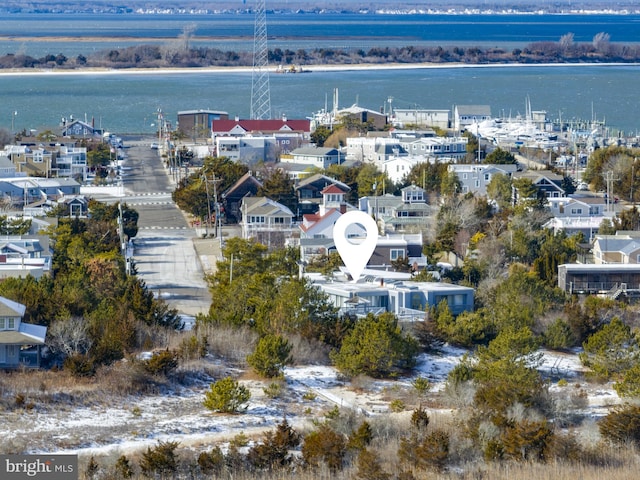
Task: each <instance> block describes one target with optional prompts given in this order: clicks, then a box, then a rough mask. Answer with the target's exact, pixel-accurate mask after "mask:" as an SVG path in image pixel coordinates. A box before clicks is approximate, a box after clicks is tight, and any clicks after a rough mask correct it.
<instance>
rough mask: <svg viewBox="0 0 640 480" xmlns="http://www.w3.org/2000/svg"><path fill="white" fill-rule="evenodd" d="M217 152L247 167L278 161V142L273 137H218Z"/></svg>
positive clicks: (220, 155)
mask: <svg viewBox="0 0 640 480" xmlns="http://www.w3.org/2000/svg"><path fill="white" fill-rule="evenodd" d="M215 151H216V155H217V156H219V157H227V158H228V159H229V160H232V161H234V162H237V163H244V164H246V165H254V164H256V163H259V162H275V161H276V160H277V146H276V140H275V138H274V137H272V136H241V137H240V136H232V137H216V138H215Z"/></svg>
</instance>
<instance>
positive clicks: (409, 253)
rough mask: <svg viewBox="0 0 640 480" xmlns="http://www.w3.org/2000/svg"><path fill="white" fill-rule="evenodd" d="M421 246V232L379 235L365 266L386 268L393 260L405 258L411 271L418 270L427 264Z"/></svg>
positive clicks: (389, 266) (390, 266) (390, 265)
mask: <svg viewBox="0 0 640 480" xmlns="http://www.w3.org/2000/svg"><path fill="white" fill-rule="evenodd" d="M422 246H423V241H422V233H413V234H386V235H380V236H378V241H377V242H376V248H375V250H374V251H373V254H372V255H371V258H370V259H369V262H368V263H367V266H368V267H369V268H371V269H388V268H392V267H393V266H394V263H395V262H398V261H400V260H401V259H405V260H406V261H407V263H408V264H409V266H410V267H411V268H412V269H413V271H418V270H420V269H423V268H425V267H426V266H427V259H426V257H425V256H424V255H423V254H422Z"/></svg>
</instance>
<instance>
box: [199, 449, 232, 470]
mask: <svg viewBox="0 0 640 480" xmlns="http://www.w3.org/2000/svg"><path fill="white" fill-rule="evenodd" d="M224 465H225V461H224V454H223V453H222V450H221V449H220V447H214V448H212V449H211V450H210V451H209V452H202V453H200V455H198V466H199V467H200V470H202V472H203V473H204V474H206V475H209V474H216V473H220V471H222V469H223V468H224Z"/></svg>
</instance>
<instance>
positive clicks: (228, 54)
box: [0, 33, 640, 69]
mask: <svg viewBox="0 0 640 480" xmlns="http://www.w3.org/2000/svg"><path fill="white" fill-rule="evenodd" d="M639 61H640V45H621V44H614V43H611V42H610V41H609V35H608V34H606V33H600V34H598V35H596V36H595V37H594V39H593V41H592V42H589V43H575V42H573V35H572V34H567V35H564V36H563V37H562V38H561V39H560V41H558V42H535V43H531V44H528V45H527V46H526V47H524V48H514V49H513V50H510V51H507V50H505V49H502V48H496V47H489V48H482V47H453V46H452V47H440V46H434V47H415V46H408V47H402V48H390V47H384V48H378V47H376V48H371V49H369V50H366V51H365V50H363V49H353V50H350V49H327V48H318V49H314V50H303V49H300V50H296V51H293V50H288V49H284V50H282V49H280V48H276V49H274V50H270V51H269V62H270V64H272V65H274V66H275V65H305V66H308V65H357V64H388V63H404V64H411V63H465V64H500V63H502V64H504V63H598V62H601V63H604V62H622V63H631V62H639ZM251 65H253V56H252V53H251V52H245V51H243V52H232V51H224V50H219V49H217V48H190V47H189V46H188V42H187V41H176V42H175V44H168V45H160V46H156V45H138V46H132V47H127V48H119V49H114V50H105V51H103V52H97V53H94V54H91V55H87V56H84V55H78V56H77V57H75V58H68V57H66V56H65V55H63V54H58V55H46V56H44V57H41V58H34V57H30V56H28V55H19V54H7V55H4V56H2V57H0V69H10V68H34V69H42V68H51V69H74V68H111V69H114V68H115V69H118V68H189V67H249V66H251Z"/></svg>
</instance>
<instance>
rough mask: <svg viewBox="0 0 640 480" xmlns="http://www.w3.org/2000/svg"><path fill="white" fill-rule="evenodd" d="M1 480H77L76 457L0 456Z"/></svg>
mask: <svg viewBox="0 0 640 480" xmlns="http://www.w3.org/2000/svg"><path fill="white" fill-rule="evenodd" d="M0 478H2V480H24V479H46V480H78V456H77V455H0Z"/></svg>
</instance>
